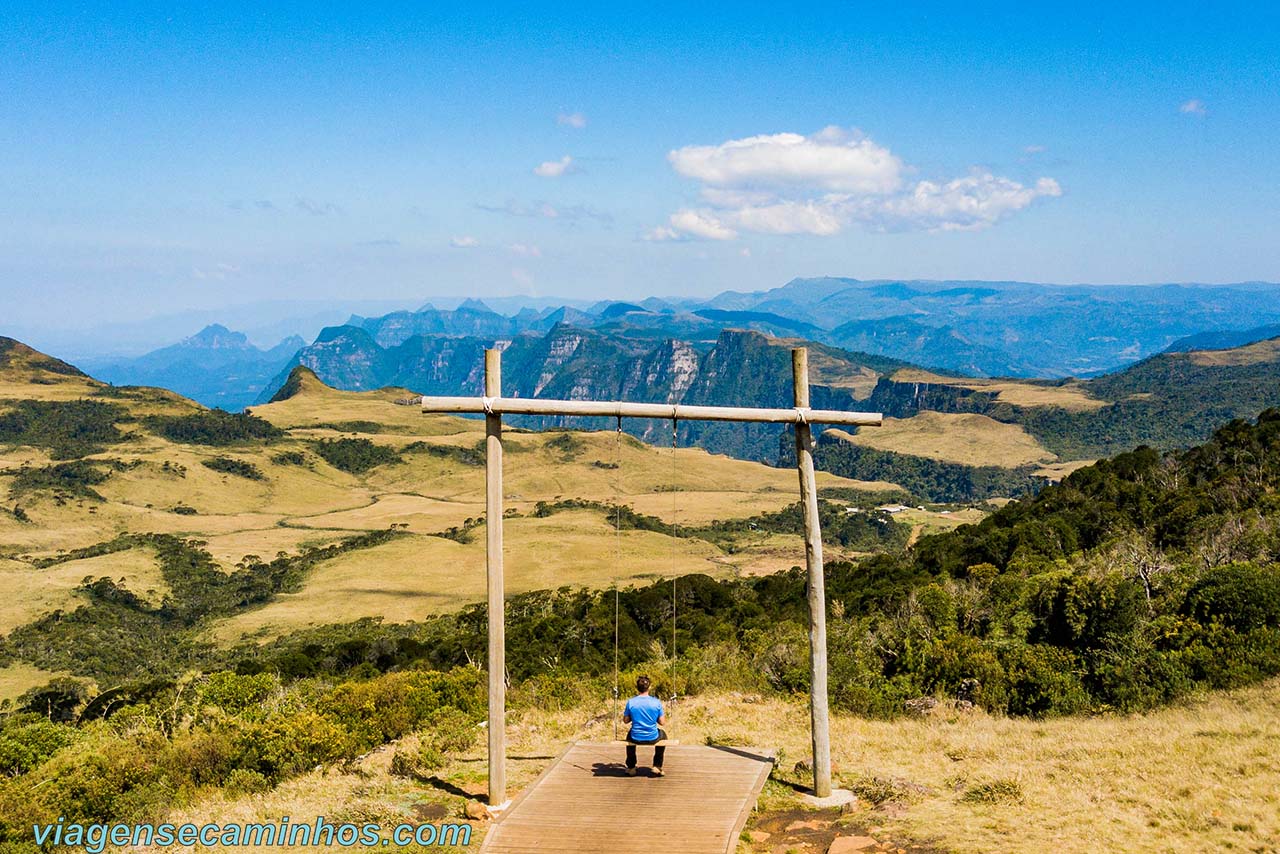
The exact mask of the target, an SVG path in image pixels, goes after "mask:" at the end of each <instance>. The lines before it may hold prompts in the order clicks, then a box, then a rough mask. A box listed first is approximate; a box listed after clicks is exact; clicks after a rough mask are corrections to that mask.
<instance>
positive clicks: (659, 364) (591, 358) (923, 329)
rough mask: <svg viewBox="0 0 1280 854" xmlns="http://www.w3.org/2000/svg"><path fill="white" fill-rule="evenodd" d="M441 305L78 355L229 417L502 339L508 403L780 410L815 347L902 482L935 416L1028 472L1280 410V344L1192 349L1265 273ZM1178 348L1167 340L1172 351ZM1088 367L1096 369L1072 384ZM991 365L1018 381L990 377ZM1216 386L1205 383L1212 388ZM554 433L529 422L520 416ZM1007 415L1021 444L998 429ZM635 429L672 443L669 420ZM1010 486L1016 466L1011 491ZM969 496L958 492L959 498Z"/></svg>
mask: <svg viewBox="0 0 1280 854" xmlns="http://www.w3.org/2000/svg"><path fill="white" fill-rule="evenodd" d="M438 302H441V304H443V305H448V306H450V307H448V308H440V307H437V306H435V305H432V304H427V305H424V306H422V307H421V308H420V309H418V310H416V311H396V312H392V313H389V314H381V315H376V316H368V317H365V316H361V315H352V316H350V317H349V318H348V320H347V322H346V323H344V324H341V325H336V326H330V327H327V328H325V329H323V330H322V331H321V332H320V333H319V335H318V336H316V338H315V340H314V341H313V342H312V343H310V344H306V343H305V342H304V341H303V340H302V339H300V338H297V337H290V338H287V339H285V340H284V341H281V342H280V343H279V344H277V345H276V346H273V347H270V348H261V347H257V346H254V345H253V344H251V343H250V342H249V341H248V339H247V338H246V337H245V336H244V335H243V334H240V333H238V332H233V331H231V330H229V329H227V328H225V327H223V326H220V325H213V326H210V327H207V328H206V329H204V330H203V331H201V332H200V333H198V334H196V335H193V336H191V337H190V338H187V339H185V340H183V341H181V342H179V343H177V344H174V345H172V346H170V347H166V348H162V349H160V350H157V351H155V352H153V353H149V354H147V355H146V356H143V357H141V358H137V359H128V360H121V359H117V360H111V361H101V362H98V361H93V360H89V361H85V360H80V361H79V364H81V365H82V366H83V367H85V368H87V369H88V370H89V371H90V372H91V373H93V374H94V375H95V376H98V377H100V378H102V379H104V380H107V381H109V382H112V383H115V384H118V385H125V384H133V385H155V386H163V387H166V388H169V389H172V390H175V391H178V392H179V393H182V394H184V395H187V396H189V397H191V398H193V399H195V400H197V401H199V402H201V403H203V404H205V405H208V406H217V407H222V408H226V409H231V410H236V409H240V408H243V407H244V406H247V405H250V404H254V403H257V404H262V403H266V402H267V401H269V400H271V399H273V398H275V397H278V396H279V394H280V391H281V389H282V387H284V386H286V384H287V383H288V382H289V380H290V377H291V374H292V372H293V371H294V369H295V368H298V367H303V368H306V369H308V370H309V371H311V372H313V373H314V374H315V376H316V377H317V378H318V379H319V380H320V381H322V382H324V383H326V384H328V385H330V386H333V387H335V388H339V389H347V390H373V389H378V388H383V387H389V386H390V387H399V388H404V389H408V390H410V391H411V392H414V393H419V394H478V393H479V390H480V387H481V376H480V366H481V364H482V351H483V350H484V348H486V347H490V346H494V345H495V344H496V345H497V346H500V347H503V348H504V349H505V356H504V390H505V393H507V394H511V395H518V396H525V397H531V396H543V397H566V398H612V397H622V398H626V399H631V400H637V401H655V402H657V401H661V402H666V401H682V402H685V403H707V404H723V403H728V402H740V403H744V404H754V405H761V406H781V405H787V403H788V401H789V399H790V397H789V395H790V392H789V386H788V385H787V382H788V371H787V367H786V365H787V360H788V358H789V357H788V354H787V350H788V349H789V348H790V347H791V346H794V345H795V344H797V343H807V344H808V345H809V346H810V347H811V349H812V351H813V366H814V371H815V377H814V383H815V392H814V393H815V396H816V398H815V401H816V405H822V406H832V407H839V408H863V409H872V410H877V411H883V412H885V413H886V414H887V415H889V416H891V417H893V418H894V419H895V424H894V425H891V426H890V428H889V429H885V430H880V431H876V433H875V434H874V435H875V436H879V437H882V439H871V438H868V437H869V436H870V435H871V434H867V435H866V436H861V437H859V436H853V437H852V438H851V439H850V442H851V443H852V444H853V445H860V446H863V450H858V451H851V450H849V449H848V448H843V450H841V451H840V453H832V454H831V455H830V456H831V458H832V459H831V460H830V461H829V462H830V465H832V466H833V468H834V469H838V470H841V471H842V472H843V473H846V474H849V475H851V476H858V477H866V476H868V473H869V472H872V470H873V469H876V467H877V466H881V465H882V464H883V463H884V460H882V459H879V458H878V457H876V456H875V454H874V453H872V451H871V450H867V448H873V447H875V446H874V442H877V441H882V444H883V447H884V448H885V449H892V450H893V453H894V456H893V459H892V460H891V462H890V464H889V470H885V471H879V470H878V469H876V471H875V472H872V473H874V474H875V477H877V478H882V479H888V480H893V479H894V477H895V476H897V477H899V479H901V476H902V472H901V471H898V469H899V468H900V463H901V458H902V456H903V455H904V454H905V455H907V456H912V455H916V456H920V457H921V458H922V459H924V458H928V457H929V454H928V453H926V452H922V451H919V450H917V448H916V446H917V445H918V444H919V443H918V441H917V439H918V438H919V437H918V436H916V435H915V434H916V433H919V432H920V431H921V430H924V429H925V428H926V426H927V427H928V429H929V430H935V431H938V430H941V431H943V432H947V433H955V432H957V425H959V424H960V421H955V422H954V423H950V422H948V423H945V424H944V423H943V422H939V421H938V419H939V418H942V419H944V420H945V419H948V418H954V419H961V418H963V419H968V420H965V421H964V422H963V424H964V429H962V430H959V433H961V434H963V435H967V436H969V437H970V438H971V439H973V444H972V446H971V447H972V448H973V449H974V451H973V452H972V453H961V454H957V453H956V452H955V451H954V449H952V450H948V451H945V452H943V453H942V456H941V457H940V458H939V460H940V461H941V462H942V463H945V464H947V465H965V466H970V467H973V466H979V467H980V466H982V465H985V461H984V459H983V458H982V457H981V454H978V453H977V449H979V448H981V447H982V445H983V442H984V441H985V440H984V439H983V438H981V437H982V436H987V435H988V434H990V435H992V436H994V435H997V434H999V435H1001V436H1004V439H1002V441H1006V440H1008V441H1012V442H1013V444H1014V445H1015V446H1027V447H1034V448H1037V449H1039V450H1038V451H1036V453H1030V454H1027V455H1025V456H1024V457H1023V458H1020V459H1021V462H1018V463H1016V464H1015V463H1005V464H1002V465H1007V466H1009V465H1011V466H1013V468H1016V469H1018V471H1019V477H1025V476H1026V475H1027V474H1028V473H1029V472H1031V471H1033V470H1035V469H1036V466H1037V465H1039V464H1044V463H1055V461H1056V462H1063V461H1070V460H1080V459H1092V458H1096V457H1098V456H1101V455H1104V454H1110V453H1115V452H1118V451H1121V450H1125V449H1127V448H1131V447H1133V446H1135V445H1137V444H1141V443H1144V442H1146V443H1151V444H1157V445H1161V446H1165V447H1174V446H1178V445H1185V444H1187V443H1190V442H1194V441H1198V440H1201V439H1203V438H1204V437H1205V436H1207V435H1208V434H1209V432H1210V431H1211V430H1212V429H1213V427H1215V426H1217V425H1218V424H1219V423H1221V422H1222V421H1225V420H1229V419H1230V418H1232V417H1237V416H1244V417H1251V416H1253V415H1256V414H1257V412H1258V411H1260V410H1261V409H1262V408H1264V407H1265V406H1266V405H1275V404H1276V403H1280V391H1277V392H1276V393H1274V394H1273V391H1275V389H1273V388H1272V387H1273V386H1275V383H1274V382H1272V379H1273V375H1274V374H1275V373H1276V361H1277V359H1276V353H1274V352H1273V350H1274V348H1268V347H1267V346H1255V347H1253V348H1250V347H1248V346H1244V349H1243V350H1241V351H1240V355H1238V356H1232V355H1222V356H1216V357H1207V356H1205V355H1204V354H1203V353H1200V352H1198V351H1203V350H1212V349H1220V348H1223V347H1240V346H1242V345H1250V344H1253V342H1256V341H1259V340H1262V339H1266V338H1270V337H1272V336H1274V335H1276V334H1278V332H1280V288H1277V287H1275V286H1269V285H1262V284H1241V285H1233V286H1202V285H1162V286H1150V287H1145V286H1143V287H1140V286H1056V285H1033V284H1026V283H1016V282H1013V283H1011V282H906V281H898V282H861V281H857V280H853V279H837V278H824V279H797V280H794V281H792V282H790V283H788V284H787V285H785V286H783V287H780V288H775V289H773V290H769V291H762V292H756V293H736V292H726V293H722V294H720V295H719V296H717V297H715V298H713V299H711V300H707V301H695V300H686V301H672V300H663V299H658V298H648V299H642V300H637V301H636V302H634V303H630V302H608V301H606V302H601V303H597V304H595V305H590V306H582V307H575V306H572V305H560V304H557V303H556V302H555V301H548V300H537V301H530V303H528V304H522V303H520V302H519V301H518V300H514V299H507V300H504V301H502V303H501V305H502V308H503V311H495V310H494V309H493V307H492V306H490V305H489V304H487V303H485V302H483V301H480V300H476V299H468V300H464V301H461V302H456V301H438ZM1258 324H1262V325H1258ZM1244 327H1249V328H1244ZM1166 349H1168V350H1169V351H1171V352H1170V353H1169V354H1167V355H1160V354H1161V352H1162V351H1165V350H1166ZM1193 351H1196V352H1193ZM1232 352H1233V353H1234V352H1235V351H1232ZM922 366H923V367H922ZM1108 371H1110V373H1106V372H1108ZM1090 375H1092V376H1094V377H1096V378H1095V379H1092V380H1068V379H1065V378H1066V377H1069V376H1075V377H1088V376H1090ZM992 376H1004V377H1010V378H1019V379H1016V380H1008V381H992V380H988V379H984V378H985V377H992ZM1031 378H1035V379H1031ZM1210 386H1211V387H1212V389H1211V390H1212V393H1211V394H1209V393H1205V392H1206V390H1207V389H1209V387H1210ZM1273 398H1274V400H1273ZM1210 401H1211V402H1210ZM921 412H929V413H934V415H933V416H931V418H932V421H930V422H929V423H928V425H926V424H925V422H924V421H922V420H917V419H916V418H915V416H917V415H918V414H919V413H921ZM974 418H979V419H985V421H980V422H975V421H973V420H972V419H974ZM554 423H557V422H554V421H553V420H551V419H530V420H528V422H527V423H526V426H532V427H545V426H551V425H553V424H554ZM908 424H909V425H910V426H906V425H908ZM975 425H979V426H978V427H977V428H975ZM983 425H985V426H983ZM993 425H994V426H993ZM1000 425H1005V427H1012V428H1016V430H1017V431H1020V433H1019V435H1020V436H1023V438H1018V437H1012V438H1010V437H1009V436H1007V435H1005V433H1007V430H1005V432H1004V433H1000V430H1004V428H1003V427H1000ZM574 426H587V425H584V424H581V423H576V422H575V425H574ZM589 426H597V427H598V426H602V425H600V424H591V425H589ZM944 427H945V430H944V429H943V428H944ZM627 429H628V430H630V431H632V432H634V433H635V434H636V435H638V436H640V437H642V438H645V439H647V440H649V441H655V442H661V441H669V439H665V438H663V437H666V436H669V433H668V432H667V431H668V430H669V427H667V426H666V425H660V424H656V423H635V424H627ZM975 429H976V432H975ZM913 431H914V432H913ZM992 431H995V432H992ZM884 437H887V438H884ZM895 437H898V438H895ZM988 438H989V437H988ZM679 439H680V441H681V442H685V443H696V444H698V445H701V446H703V447H705V448H708V449H709V450H713V451H717V452H721V453H729V454H733V455H735V456H740V457H744V458H748V459H757V460H765V461H769V462H775V461H778V460H779V459H781V457H783V456H785V454H786V443H785V442H781V441H780V440H781V433H780V431H778V430H777V429H775V428H771V427H768V426H760V427H756V428H751V429H748V430H726V429H724V428H723V427H721V426H720V425H715V424H708V425H695V424H689V425H681V428H680V437H679ZM831 441H837V439H836V437H834V436H833V437H832V439H831ZM868 443H873V444H868ZM1028 443H1029V445H1028ZM925 444H926V445H927V443H925ZM842 447H843V446H842ZM836 457H839V458H840V459H839V460H836ZM855 457H856V459H854V458H855ZM921 465H925V463H921ZM953 475H955V472H951V471H947V472H942V473H941V474H939V473H938V472H932V473H931V474H930V475H929V477H928V478H926V480H927V481H928V483H927V484H924V485H921V487H920V490H919V491H920V492H921V493H922V494H927V493H929V491H930V486H929V484H933V485H935V486H936V483H937V482H938V478H939V477H941V478H942V479H943V480H948V479H949V478H952V476H953ZM965 477H968V474H967V473H966V474H965ZM1001 477H1003V475H1001ZM948 482H950V480H948ZM966 482H967V481H966ZM1012 484H1013V482H1012V481H1010V480H1009V479H1008V478H1005V479H1004V480H1003V481H1001V484H1000V486H999V489H1001V490H1005V491H1008V490H1009V489H1013V488H1014V486H1013V485H1012ZM992 488H993V489H995V487H992ZM966 490H967V491H968V492H966ZM972 491H973V490H972V489H970V488H969V487H968V486H966V487H964V488H963V489H960V491H959V493H957V494H960V493H965V494H968V493H969V492H972ZM978 491H979V492H981V491H982V490H978Z"/></svg>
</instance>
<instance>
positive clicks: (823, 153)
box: [667, 128, 902, 193]
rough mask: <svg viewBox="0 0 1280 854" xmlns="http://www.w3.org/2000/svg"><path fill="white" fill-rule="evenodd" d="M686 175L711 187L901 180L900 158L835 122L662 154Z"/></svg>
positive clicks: (870, 185) (880, 189)
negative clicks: (809, 132)
mask: <svg viewBox="0 0 1280 854" xmlns="http://www.w3.org/2000/svg"><path fill="white" fill-rule="evenodd" d="M667 160H669V161H670V162H671V166H672V167H673V168H674V169H675V170H676V171H677V172H679V173H680V174H681V175H684V176H685V177H686V178H696V179H697V180H699V181H701V182H702V183H704V184H709V185H711V186H713V187H788V186H801V187H816V188H819V189H824V190H835V191H846V192H857V193H889V192H892V191H893V190H895V189H897V188H898V185H899V184H900V183H901V181H902V177H901V172H902V161H900V160H899V159H898V158H897V157H895V156H894V155H893V154H892V153H891V152H890V151H889V150H888V149H887V148H882V147H880V146H879V145H876V144H875V143H874V142H872V141H871V140H869V139H867V138H865V137H861V136H858V135H856V134H853V133H850V132H846V131H842V130H840V129H839V128H827V129H825V130H823V131H822V132H820V133H817V134H814V135H813V136H801V135H800V134H798V133H775V134H770V135H763V136H749V137H747V138H746V139H731V140H729V141H728V142H722V143H720V144H719V145H688V146H685V147H684V148H677V149H676V150H675V151H672V152H671V153H670V154H668V155H667Z"/></svg>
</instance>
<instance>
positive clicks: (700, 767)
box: [481, 742, 773, 854]
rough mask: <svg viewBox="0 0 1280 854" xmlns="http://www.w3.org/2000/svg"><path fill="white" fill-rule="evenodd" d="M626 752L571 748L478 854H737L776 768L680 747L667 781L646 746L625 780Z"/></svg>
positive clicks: (760, 756) (744, 756)
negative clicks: (659, 853) (653, 767)
mask: <svg viewBox="0 0 1280 854" xmlns="http://www.w3.org/2000/svg"><path fill="white" fill-rule="evenodd" d="M623 750H624V748H623V747H621V746H620V745H614V744H598V743H586V742H579V743H577V744H575V745H573V746H572V747H570V748H569V749H568V750H566V751H565V752H564V753H563V754H562V755H561V756H560V758H559V759H557V760H556V761H555V762H554V763H552V765H551V767H550V768H548V769H547V770H546V771H544V772H543V774H542V776H541V777H539V778H538V779H537V780H536V781H535V782H534V783H533V785H531V786H530V787H529V788H528V789H526V790H525V791H524V793H523V794H521V795H520V797H519V798H517V799H516V800H515V801H514V802H513V803H512V805H511V806H510V807H509V808H508V809H507V810H506V812H505V813H504V814H503V816H502V817H501V818H500V819H499V820H498V821H497V822H496V823H495V824H494V826H493V827H492V828H490V830H489V834H488V836H487V837H486V838H485V842H484V847H483V848H481V851H491V852H494V854H498V852H527V851H552V852H570V851H572V852H583V854H591V852H601V854H604V852H607V853H608V854H628V852H636V854H640V853H641V852H643V854H651V852H653V851H654V850H655V849H656V850H668V851H680V852H687V854H704V852H705V854H732V852H733V851H734V850H735V848H736V847H737V844H738V834H739V833H741V832H742V828H743V825H745V824H746V822H747V817H748V816H749V815H750V814H751V810H752V808H753V807H754V806H755V803H756V798H757V797H758V796H759V794H760V790H761V789H762V788H763V787H764V782H765V780H766V779H768V777H769V771H770V770H771V769H772V768H773V759H772V758H771V757H770V756H768V755H766V754H764V753H759V752H755V751H751V750H745V749H737V748H726V747H701V746H695V745H680V744H676V745H672V746H670V747H668V748H667V755H666V760H665V763H664V764H665V767H664V770H665V771H666V772H667V775H666V776H665V777H655V776H653V775H652V773H651V771H650V770H649V767H648V766H647V765H645V763H646V762H648V761H649V760H650V758H651V756H652V753H651V752H650V751H651V750H652V748H649V747H641V748H640V754H639V758H640V771H639V774H638V776H636V777H628V776H627V774H626V769H625V768H624V766H623V757H624V753H623Z"/></svg>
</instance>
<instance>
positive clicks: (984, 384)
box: [892, 368, 1107, 412]
mask: <svg viewBox="0 0 1280 854" xmlns="http://www.w3.org/2000/svg"><path fill="white" fill-rule="evenodd" d="M892 379H893V380H894V381H895V382H902V383H930V384H932V385H949V386H956V387H958V388H968V389H974V390H976V391H985V392H994V393H995V394H996V396H997V399H998V400H999V401H1000V402H1002V403H1009V404H1012V405H1014V406H1060V407H1062V408H1063V409H1067V410H1071V411H1073V412H1091V411H1093V410H1095V409H1101V408H1102V407H1104V406H1106V405H1107V402H1106V401H1105V400H1098V399H1097V398H1095V397H1090V396H1089V392H1088V385H1087V384H1086V383H1083V382H1081V381H1079V380H1071V381H1069V382H1068V383H1066V384H1065V385H1061V386H1045V385H1036V384H1034V383H1024V382H1018V381H1017V380H1008V379H999V380H987V379H971V378H969V377H963V378H958V377H944V376H941V375H939V374H934V373H930V372H929V371H924V370H920V369H918V368H904V369H903V370H901V371H898V372H897V373H895V374H894V375H893V377H892Z"/></svg>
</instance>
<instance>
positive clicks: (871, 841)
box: [738, 807, 942, 854]
mask: <svg viewBox="0 0 1280 854" xmlns="http://www.w3.org/2000/svg"><path fill="white" fill-rule="evenodd" d="M886 824H888V825H892V816H891V815H883V814H881V813H880V812H879V811H877V810H869V809H867V808H866V807H863V808H861V809H858V808H855V809H854V811H853V812H851V813H841V811H840V810H832V809H827V810H809V809H802V808H796V809H779V810H767V811H763V812H760V813H757V814H756V815H755V817H754V818H753V819H752V820H751V821H750V822H748V824H747V829H746V831H745V832H744V833H743V839H742V841H741V842H740V843H739V844H738V852H739V854H791V852H803V854H826V852H828V851H830V852H838V854H852V852H865V854H942V849H939V848H935V847H933V846H932V845H929V844H927V843H923V842H918V841H916V840H913V839H911V838H910V837H908V836H907V835H906V834H904V833H902V832H901V831H899V830H897V829H896V828H894V827H892V826H886Z"/></svg>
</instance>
